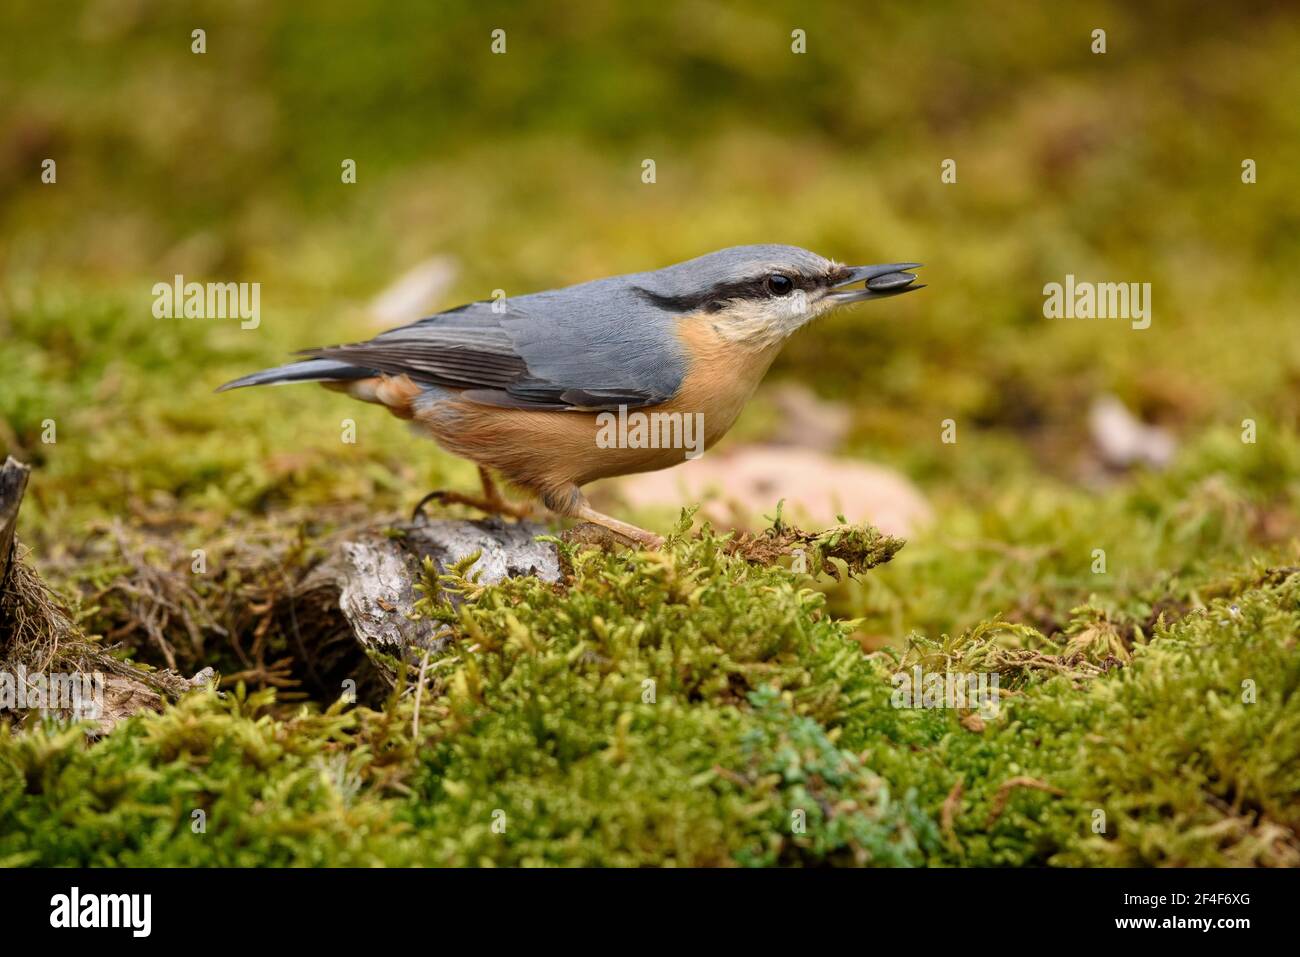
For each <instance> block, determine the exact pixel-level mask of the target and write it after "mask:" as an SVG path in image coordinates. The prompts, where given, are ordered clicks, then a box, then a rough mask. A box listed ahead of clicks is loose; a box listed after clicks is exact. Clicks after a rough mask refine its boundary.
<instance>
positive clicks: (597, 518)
mask: <svg viewBox="0 0 1300 957" xmlns="http://www.w3.org/2000/svg"><path fill="white" fill-rule="evenodd" d="M575 517H576V518H581V519H585V520H586V521H587V522H588V523H589V524H587V525H583V526H579V528H580V529H582V530H583V531H584V534H583V535H581V536H577V537H580V538H585V537H586V536H585V530H587V529H590V530H591V531H592V532H593V533H594V534H595V535H596V537H597V539H598V540H599V541H602V542H609V541H619V540H623V541H625V542H626V541H630V542H632V543H634V544H636V545H640V546H641V547H642V548H645V549H649V550H650V551H658V550H659V549H661V548H663V547H664V539H663V536H662V535H656V534H655V533H654V532H651V531H648V530H647V529H644V528H638V527H637V526H636V525H632V524H629V523H628V522H620V521H619V520H618V519H616V518H613V517H611V516H609V515H605V514H604V513H602V512H598V511H596V510H595V509H594V508H592V507H591V506H590V505H582V506H580V507H579V508H578V509H577V513H576V515H575ZM578 530H579V529H574V531H575V532H577V531H578Z"/></svg>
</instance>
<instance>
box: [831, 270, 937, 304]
mask: <svg viewBox="0 0 1300 957" xmlns="http://www.w3.org/2000/svg"><path fill="white" fill-rule="evenodd" d="M920 268H921V264H920V263H886V264H884V265H878V266H848V267H846V268H845V270H844V272H843V273H842V274H841V277H840V278H839V279H838V280H837V281H836V282H835V284H834V288H835V289H843V287H844V286H852V285H853V284H854V283H859V282H865V283H866V285H865V286H863V287H862V288H860V289H844V290H843V291H842V292H832V293H828V294H827V295H826V298H827V299H828V300H829V301H831V302H833V303H835V304H836V305H837V306H843V305H847V304H848V303H851V302H863V301H864V300H867V299H884V298H885V297H887V296H898V295H901V294H902V293H905V292H912V291H913V290H916V289H924V288H925V286H924V285H920V286H914V285H912V283H914V282H915V281H916V277H915V276H913V275H912V274H911V273H910V272H908V271H907V270H909V269H920Z"/></svg>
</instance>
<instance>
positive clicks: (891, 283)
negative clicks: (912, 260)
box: [867, 272, 916, 292]
mask: <svg viewBox="0 0 1300 957" xmlns="http://www.w3.org/2000/svg"><path fill="white" fill-rule="evenodd" d="M915 281H916V277H915V276H913V275H912V274H911V273H910V272H890V273H885V275H883V276H876V277H875V278H874V279H868V280H867V288H868V289H870V290H872V291H874V292H889V291H891V290H894V289H902V288H903V287H904V286H910V285H911V284H912V283H914V282H915Z"/></svg>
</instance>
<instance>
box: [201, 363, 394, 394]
mask: <svg viewBox="0 0 1300 957" xmlns="http://www.w3.org/2000/svg"><path fill="white" fill-rule="evenodd" d="M376 374H377V373H376V372H375V370H374V369H363V368H360V367H359V366H353V365H348V364H347V363H346V362H338V361H336V360H334V359H303V360H302V361H300V362H290V363H289V364H288V365H283V366H276V367H275V368H274V369H263V370H262V371H261V372H254V373H252V374H251V375H246V376H241V377H240V378H238V379H234V380H232V381H230V382H227V383H226V384H225V385H223V386H220V387H219V388H218V389H217V391H218V392H225V391H226V390H227V389H242V388H244V387H245V386H249V385H283V384H284V383H286V382H351V381H352V380H354V379H368V378H370V377H371V376H373V375H376Z"/></svg>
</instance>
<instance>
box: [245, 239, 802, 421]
mask: <svg viewBox="0 0 1300 957" xmlns="http://www.w3.org/2000/svg"><path fill="white" fill-rule="evenodd" d="M776 265H784V266H786V267H787V268H791V267H793V268H799V269H809V270H813V269H817V268H822V267H824V266H825V265H827V261H826V260H824V259H823V258H822V257H820V256H818V255H816V254H815V253H811V252H809V251H807V250H805V249H799V248H798V247H795V246H775V245H768V246H736V247H732V248H730V249H723V250H720V251H718V252H715V253H710V254H708V255H706V256H701V257H699V258H697V259H692V260H688V261H687V262H683V263H678V264H676V265H673V266H668V267H666V268H664V269H658V270H654V271H652V272H643V273H631V274H628V275H624V276H611V277H609V278H606V279H597V280H594V281H592V282H585V283H582V284H580V285H576V286H569V287H566V288H563V289H554V290H548V291H546V292H538V293H532V294H529V295H524V296H518V297H515V298H512V299H507V300H505V301H504V302H503V303H500V304H496V308H495V309H494V304H493V303H490V302H476V303H471V304H469V305H467V306H461V307H460V308H458V309H453V310H450V311H448V312H444V313H439V314H438V315H434V316H430V317H428V318H426V319H421V320H419V321H418V322H415V323H412V324H411V325H408V326H403V327H401V328H398V329H392V330H390V331H388V332H384V333H382V334H380V335H378V336H376V337H375V338H374V339H371V340H369V341H367V342H360V343H353V344H351V345H343V346H327V347H324V348H319V349H309V350H306V354H307V355H309V356H312V357H315V358H316V359H317V360H328V361H330V362H332V363H334V364H335V366H334V367H333V368H344V367H354V368H357V369H363V370H366V374H373V373H374V372H376V371H377V372H385V373H389V374H392V375H399V374H401V375H407V376H409V377H410V378H411V379H412V380H413V381H415V382H418V383H422V384H425V385H427V386H436V387H448V388H454V389H463V390H466V391H465V392H464V395H465V396H466V397H467V398H470V399H472V400H474V401H477V402H483V403H487V404H495V405H502V406H509V407H515V408H529V409H574V408H583V409H612V408H616V407H617V406H619V405H626V406H629V407H633V408H635V407H640V406H649V405H657V404H659V403H662V402H664V401H667V400H668V399H669V398H671V397H672V396H673V395H675V394H676V393H677V391H678V389H679V388H680V387H681V383H682V379H683V378H684V376H685V374H686V366H687V357H686V356H685V355H684V350H683V348H682V344H681V341H680V340H679V339H678V336H677V322H678V318H679V315H680V313H679V312H675V311H673V310H672V309H670V308H665V306H664V305H663V303H664V302H667V301H674V302H678V301H693V297H700V296H702V295H706V294H707V293H708V291H709V290H710V289H713V288H717V287H720V286H723V285H725V284H727V283H735V282H739V281H742V280H748V279H755V278H758V277H760V276H761V275H762V274H763V272H764V271H766V270H769V269H771V268H773V267H774V266H776ZM502 306H504V309H502ZM282 368H283V369H284V370H291V369H293V368H294V366H287V367H282ZM269 371H270V372H277V371H280V370H269ZM256 375H267V373H258V374H256ZM340 377H342V378H351V377H355V376H352V375H350V374H346V373H344V374H343V375H341V376H340ZM253 378H255V376H249V377H245V379H242V380H237V382H236V383H231V387H234V386H235V385H236V384H248V385H252V384H257V383H255V382H251V381H248V380H251V379H253ZM267 381H279V380H267Z"/></svg>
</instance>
